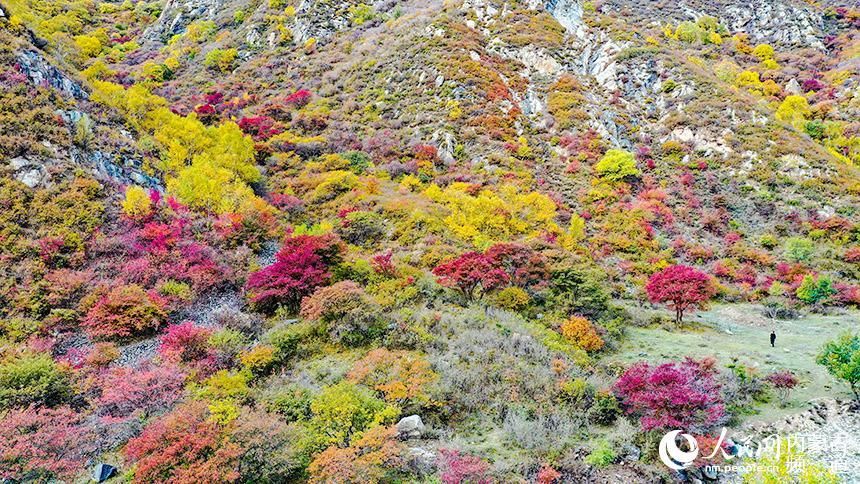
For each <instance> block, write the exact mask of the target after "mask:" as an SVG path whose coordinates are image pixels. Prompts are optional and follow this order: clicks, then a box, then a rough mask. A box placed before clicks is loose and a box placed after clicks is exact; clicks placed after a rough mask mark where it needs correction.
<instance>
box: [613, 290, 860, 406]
mask: <svg viewBox="0 0 860 484" xmlns="http://www.w3.org/2000/svg"><path fill="white" fill-rule="evenodd" d="M631 310H632V311H640V310H639V309H633V308H631ZM688 320H689V323H686V324H685V327H683V328H673V327H669V326H653V327H647V328H638V327H634V328H628V330H627V333H626V334H627V337H626V339H625V341H624V343H623V344H622V346H621V348H620V350H619V352H618V353H617V354H616V355H614V356H613V357H612V358H613V359H616V360H619V361H622V362H625V363H629V362H632V361H639V360H647V361H652V362H661V361H665V360H670V359H680V358H683V357H685V356H692V357H695V358H702V357H705V356H714V357H716V358H717V361H719V363H720V365H727V364H729V363H731V361H732V358H737V359H738V361H739V362H740V363H743V364H745V365H748V366H750V367H753V368H756V369H757V370H758V372H759V374H760V375H762V376H764V375H767V374H768V373H770V372H772V371H774V370H782V369H789V370H791V371H793V372H794V373H795V374H796V375H797V376H798V378H799V379H800V384H799V385H798V388H796V389H795V390H794V391H793V392H792V394H791V397H790V399H789V402H788V405H787V406H786V408H780V407H779V405H778V403H777V402H776V401H775V399H774V401H772V402H770V403H767V404H762V405H761V406H760V407H759V408H758V410H759V411H760V413H759V414H757V415H754V416H752V417H750V419H751V420H756V421H772V420H776V419H779V418H781V417H783V416H784V415H786V414H789V413H796V412H798V411H799V410H802V409H804V408H806V406H807V403H808V402H809V401H810V400H813V399H816V398H822V397H835V398H850V397H851V394H850V391H849V390H848V388H847V386H845V385H843V384H841V383H839V382H837V381H836V380H835V379H834V378H833V377H831V376H830V375H829V374H827V372H826V371H825V370H824V368H823V367H821V366H819V365H817V364H815V357H816V355H817V354H818V352H819V350H820V349H821V347H822V346H823V345H824V343H825V342H827V341H828V340H830V339H833V338H834V337H836V336H837V335H839V334H840V333H842V332H844V331H849V330H850V331H856V330H857V328H858V327H860V325H858V323H860V313H858V312H857V311H851V312H846V313H844V314H840V315H828V316H823V315H817V314H812V315H805V316H804V317H802V318H800V319H796V320H791V321H782V320H780V321H776V322H771V321H770V320H769V319H768V318H765V317H764V316H762V315H761V308H760V307H759V306H756V305H749V304H732V305H715V306H713V307H712V308H711V309H710V310H708V311H703V312H700V313H696V314H694V315H691V316H690V317H688ZM771 329H775V330H776V334H777V340H776V348H771V347H770V341H769V336H770V332H771Z"/></svg>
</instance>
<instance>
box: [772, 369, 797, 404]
mask: <svg viewBox="0 0 860 484" xmlns="http://www.w3.org/2000/svg"><path fill="white" fill-rule="evenodd" d="M765 380H766V381H767V382H768V383H770V384H771V386H772V387H773V388H774V390H776V393H777V394H778V395H779V403H780V405H783V406H785V403H786V401H788V395H789V394H790V393H791V390H792V389H793V388H794V387H796V386H797V383H798V382H797V377H796V376H794V373H792V372H790V371H789V370H783V371H775V372H773V373H771V374H770V375H768V376H766V377H765Z"/></svg>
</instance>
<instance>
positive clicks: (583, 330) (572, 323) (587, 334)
mask: <svg viewBox="0 0 860 484" xmlns="http://www.w3.org/2000/svg"><path fill="white" fill-rule="evenodd" d="M561 334H562V335H563V336H564V337H565V338H567V340H568V341H570V342H571V343H573V344H575V345H577V346H579V347H580V348H582V349H584V350H585V351H599V350H600V349H602V348H603V344H604V343H603V338H601V337H600V334H599V333H598V332H597V330H596V329H595V328H594V325H593V324H591V321H589V320H588V319H586V318H583V317H582V316H573V317H571V318H570V319H568V320H567V321H565V322H563V323H561Z"/></svg>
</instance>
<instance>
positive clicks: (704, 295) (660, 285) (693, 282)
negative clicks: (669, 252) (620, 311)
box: [645, 265, 715, 324]
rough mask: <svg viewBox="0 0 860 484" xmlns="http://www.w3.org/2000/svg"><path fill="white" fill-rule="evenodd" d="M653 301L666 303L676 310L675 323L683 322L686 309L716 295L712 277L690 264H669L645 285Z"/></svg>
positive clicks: (649, 297)
mask: <svg viewBox="0 0 860 484" xmlns="http://www.w3.org/2000/svg"><path fill="white" fill-rule="evenodd" d="M645 291H647V292H648V299H650V300H651V302H656V303H666V304H668V305H669V307H671V308H672V309H674V310H675V323H677V324H681V322H682V321H683V319H684V311H686V310H687V309H689V308H691V307H695V306H699V305H701V304H702V303H704V302H705V301H707V300H709V299H711V298H712V297H713V296H714V292H715V288H714V284H713V283H712V282H711V277H710V276H709V275H707V274H705V273H704V272H702V271H700V270H698V269H695V268H693V267H690V266H683V265H676V266H669V267H667V268H665V269H663V270H662V271H660V272H657V273H655V274H653V275H652V276H651V278H650V279H648V284H646V285H645Z"/></svg>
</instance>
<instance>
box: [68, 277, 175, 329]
mask: <svg viewBox="0 0 860 484" xmlns="http://www.w3.org/2000/svg"><path fill="white" fill-rule="evenodd" d="M162 308H163V302H162V300H161V298H160V297H158V296H157V295H154V294H150V293H147V292H146V291H144V290H143V288H141V287H140V286H137V285H127V286H117V287H114V288H113V289H111V290H110V291H109V292H108V293H107V294H105V295H104V296H103V297H102V298H101V299H99V300H98V302H96V304H95V305H94V306H93V307H92V308H90V310H89V311H88V312H87V315H86V317H85V318H84V320H83V321H82V322H81V325H82V326H83V327H84V329H85V330H86V331H87V333H88V334H89V335H90V336H91V337H93V338H101V339H110V338H130V337H134V336H142V335H146V334H149V333H152V332H153V331H155V330H156V329H158V328H159V327H160V326H161V325H162V324H163V323H164V321H165V319H166V318H167V315H166V314H165V313H164V310H163V309H162Z"/></svg>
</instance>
